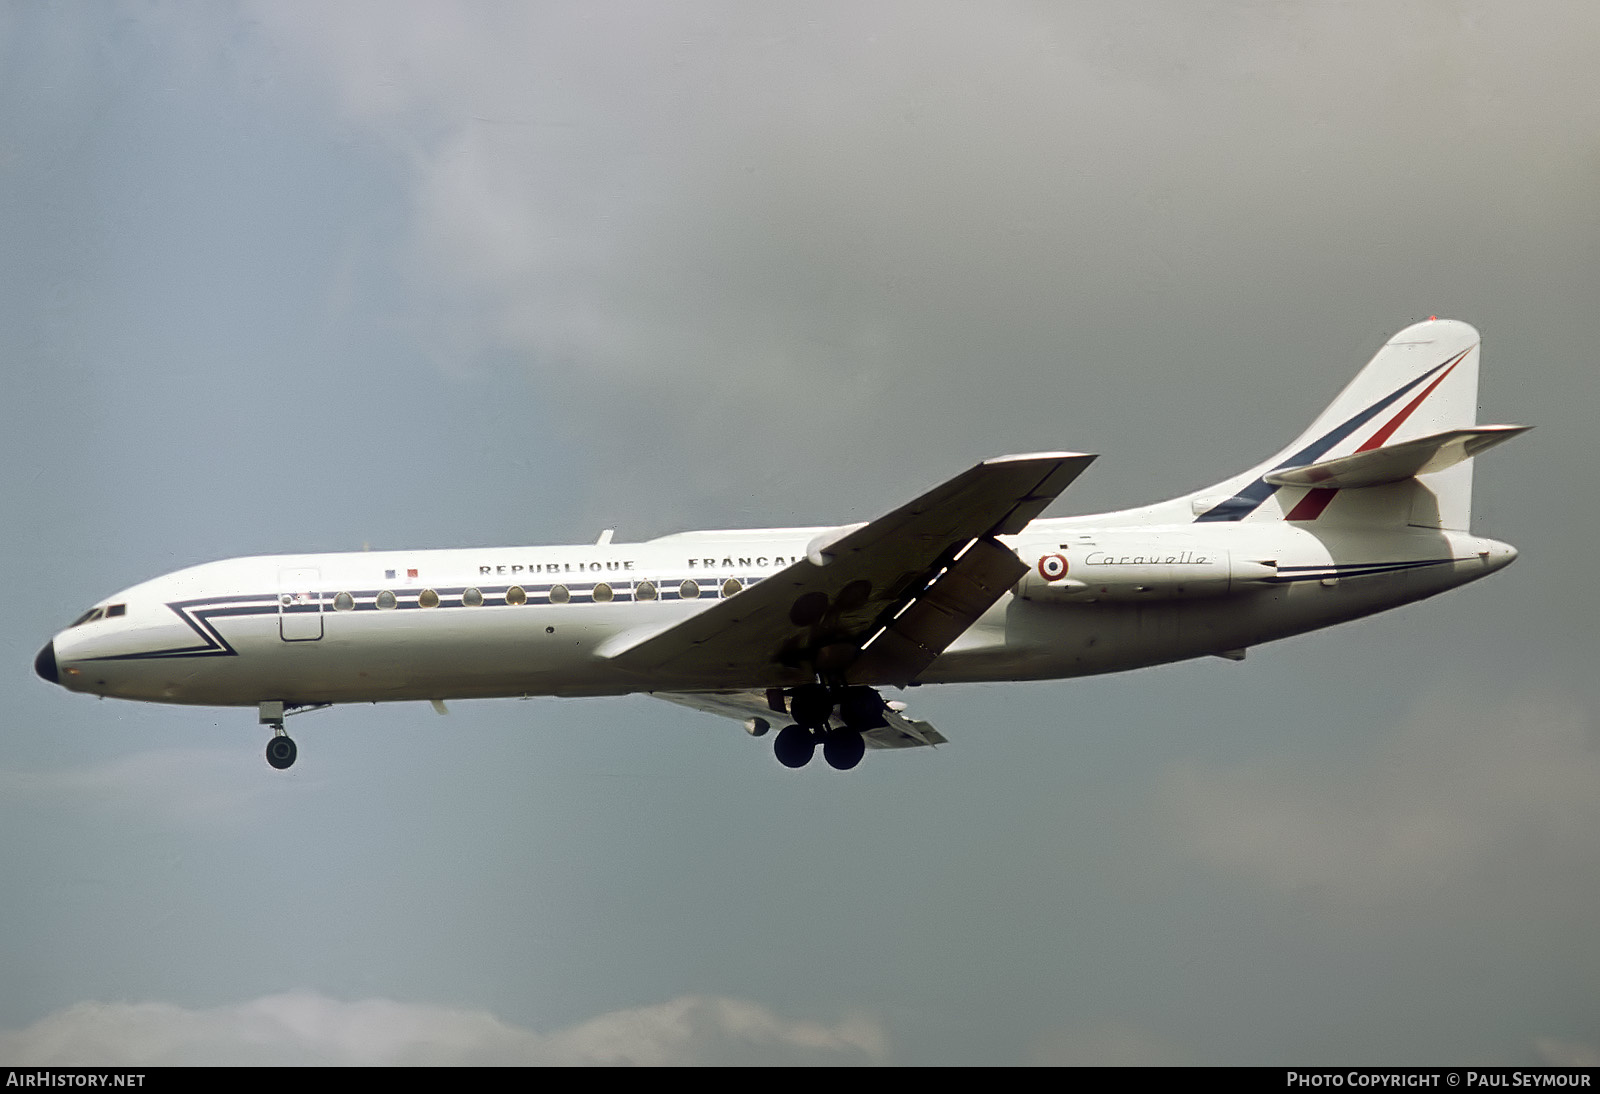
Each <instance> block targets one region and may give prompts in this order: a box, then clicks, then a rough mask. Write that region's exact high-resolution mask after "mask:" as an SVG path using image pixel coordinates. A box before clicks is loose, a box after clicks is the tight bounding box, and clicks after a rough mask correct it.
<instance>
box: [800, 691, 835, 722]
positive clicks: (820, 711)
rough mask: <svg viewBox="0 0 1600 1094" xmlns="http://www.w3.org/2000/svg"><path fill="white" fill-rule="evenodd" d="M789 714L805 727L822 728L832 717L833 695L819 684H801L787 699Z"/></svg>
mask: <svg viewBox="0 0 1600 1094" xmlns="http://www.w3.org/2000/svg"><path fill="white" fill-rule="evenodd" d="M789 714H790V715H791V716H792V717H793V718H794V720H795V721H796V722H797V723H799V724H800V725H802V726H804V727H806V728H807V729H822V728H823V727H825V726H826V725H827V724H828V719H829V718H831V717H833V696H832V695H831V694H829V692H828V689H827V688H825V687H823V686H822V685H821V684H802V685H801V686H799V687H797V688H795V689H794V696H793V698H791V699H790V700H789Z"/></svg>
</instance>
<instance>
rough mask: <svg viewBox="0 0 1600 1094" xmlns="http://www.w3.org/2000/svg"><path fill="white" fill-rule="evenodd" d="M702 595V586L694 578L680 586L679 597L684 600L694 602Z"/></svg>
mask: <svg viewBox="0 0 1600 1094" xmlns="http://www.w3.org/2000/svg"><path fill="white" fill-rule="evenodd" d="M699 595H700V586H699V585H698V584H697V583H696V582H695V580H694V579H693V578H690V579H689V580H687V581H685V582H684V583H683V584H682V585H679V586H678V596H679V598H681V599H683V600H693V599H694V598H695V597H697V596H699Z"/></svg>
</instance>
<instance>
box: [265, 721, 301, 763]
mask: <svg viewBox="0 0 1600 1094" xmlns="http://www.w3.org/2000/svg"><path fill="white" fill-rule="evenodd" d="M299 753H300V750H299V749H298V748H296V747H295V744H294V738H293V737H291V736H289V735H288V734H287V733H285V732H284V731H283V727H282V726H278V727H277V732H276V733H274V734H273V736H272V740H270V741H268V742H267V763H269V764H271V765H272V766H273V767H275V768H277V769H278V770H279V771H283V770H286V769H287V768H290V767H293V766H294V758H295V757H296V756H297V755H299Z"/></svg>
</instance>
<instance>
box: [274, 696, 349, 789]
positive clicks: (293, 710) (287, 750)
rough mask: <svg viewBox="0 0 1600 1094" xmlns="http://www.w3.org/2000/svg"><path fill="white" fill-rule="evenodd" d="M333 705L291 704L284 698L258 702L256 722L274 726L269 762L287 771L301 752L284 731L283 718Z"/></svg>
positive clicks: (324, 708)
mask: <svg viewBox="0 0 1600 1094" xmlns="http://www.w3.org/2000/svg"><path fill="white" fill-rule="evenodd" d="M332 705H333V704H332V703H299V704H289V703H284V702H283V701H282V700H271V701H262V702H260V703H258V704H256V722H257V723H258V724H260V725H264V726H270V727H271V728H272V738H271V739H270V740H269V741H267V763H269V764H271V765H272V766H273V767H274V768H276V769H277V770H279V771H286V770H288V769H289V768H291V767H293V766H294V761H295V757H296V756H298V755H299V754H300V750H299V748H297V747H296V746H295V743H294V738H293V737H290V736H289V734H287V733H285V732H284V729H283V720H284V719H285V718H286V717H288V716H289V715H291V714H305V713H306V712H307V711H312V710H326V709H328V707H330V706H332Z"/></svg>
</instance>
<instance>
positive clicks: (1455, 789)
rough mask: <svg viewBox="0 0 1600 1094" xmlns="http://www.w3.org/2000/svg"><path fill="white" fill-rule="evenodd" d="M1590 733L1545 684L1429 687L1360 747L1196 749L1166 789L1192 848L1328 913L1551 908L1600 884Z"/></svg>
mask: <svg viewBox="0 0 1600 1094" xmlns="http://www.w3.org/2000/svg"><path fill="white" fill-rule="evenodd" d="M1595 733H1596V727H1595V725H1594V722H1593V719H1592V718H1590V717H1589V716H1588V715H1587V714H1586V712H1585V711H1584V710H1583V709H1582V708H1580V707H1577V706H1574V705H1570V704H1566V703H1563V702H1561V701H1560V700H1559V699H1557V698H1554V697H1552V696H1548V695H1532V694H1529V695H1524V696H1520V697H1515V698H1510V699H1508V700H1506V701H1504V702H1503V703H1501V704H1498V705H1491V706H1487V707H1483V706H1480V707H1467V706H1464V705H1463V704H1462V703H1461V702H1460V701H1459V699H1458V698H1447V697H1444V696H1440V695H1436V696H1434V697H1433V699H1432V700H1431V701H1429V702H1425V703H1424V704H1423V705H1422V706H1421V708H1420V709H1419V711H1418V713H1417V714H1416V715H1414V716H1413V717H1412V718H1411V719H1410V720H1408V721H1407V722H1406V723H1405V724H1403V725H1400V726H1397V727H1395V729H1394V731H1393V732H1392V733H1390V734H1388V735H1386V736H1385V737H1384V738H1383V739H1382V740H1381V741H1378V742H1376V743H1375V744H1374V745H1373V747H1372V749H1371V752H1370V754H1369V755H1367V756H1365V757H1364V758H1362V759H1361V760H1359V761H1357V762H1353V763H1336V762H1328V763H1322V764H1319V763H1314V762H1312V761H1311V760H1310V759H1308V758H1307V756H1306V755H1305V754H1304V753H1302V754H1300V755H1298V756H1297V757H1296V759H1295V760H1294V761H1293V762H1292V763H1291V762H1289V761H1286V760H1281V759H1273V758H1266V759H1262V760H1258V761H1253V762H1249V763H1244V764H1240V765H1237V766H1234V767H1229V768H1220V767H1203V766H1199V765H1193V764H1191V765H1186V766H1184V767H1182V768H1179V769H1177V770H1175V771H1173V772H1171V773H1169V775H1168V776H1167V777H1166V778H1165V780H1164V785H1163V790H1162V794H1161V797H1162V799H1163V800H1164V802H1165V803H1166V808H1167V809H1168V811H1169V812H1168V814H1167V815H1168V819H1169V820H1170V823H1171V825H1172V828H1173V831H1174V832H1175V833H1176V834H1177V835H1178V838H1179V839H1180V840H1181V841H1182V842H1184V843H1185V844H1186V845H1187V846H1188V847H1190V848H1191V849H1192V850H1193V852H1194V853H1196V854H1198V855H1199V856H1201V857H1202V858H1203V859H1205V860H1207V861H1210V862H1212V863H1214V864H1216V865H1218V866H1220V867H1223V868H1224V869H1227V870H1229V871H1236V872H1238V873H1241V874H1244V875H1246V876H1250V877H1254V878H1256V879H1257V880H1259V881H1261V882H1263V883H1265V884H1267V885H1269V886H1271V887H1272V888H1273V889H1276V890H1278V891H1280V892H1283V893H1286V894H1292V895H1294V896H1296V897H1301V898H1304V899H1306V900H1308V901H1312V902H1314V903H1315V904H1316V905H1317V906H1318V907H1321V908H1323V909H1325V910H1326V911H1328V912H1329V913H1330V914H1333V915H1335V916H1341V917H1342V916H1345V915H1352V914H1354V915H1358V916H1360V917H1362V918H1365V917H1366V916H1367V915H1372V914H1376V915H1379V916H1382V915H1385V914H1388V913H1390V912H1392V911H1394V910H1395V909H1397V908H1401V907H1415V906H1417V905H1419V904H1420V905H1422V906H1423V907H1435V908H1436V909H1437V910H1438V911H1440V912H1441V913H1443V912H1444V911H1445V910H1446V909H1449V908H1460V907H1470V908H1472V909H1474V913H1475V914H1484V913H1485V912H1488V913H1490V914H1495V915H1514V916H1516V917H1518V918H1519V919H1523V920H1525V921H1526V920H1529V919H1530V918H1531V917H1538V918H1540V919H1547V918H1548V917H1549V916H1551V915H1570V913H1571V909H1574V908H1580V907H1592V906H1593V904H1594V902H1595V901H1596V900H1597V899H1600V889H1597V888H1596V880H1595V879H1596V878H1600V851H1597V848H1600V801H1597V800H1596V798H1595V796H1594V793H1593V787H1594V786H1595V785H1596V782H1597V780H1600V747H1597V742H1596V739H1595Z"/></svg>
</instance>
